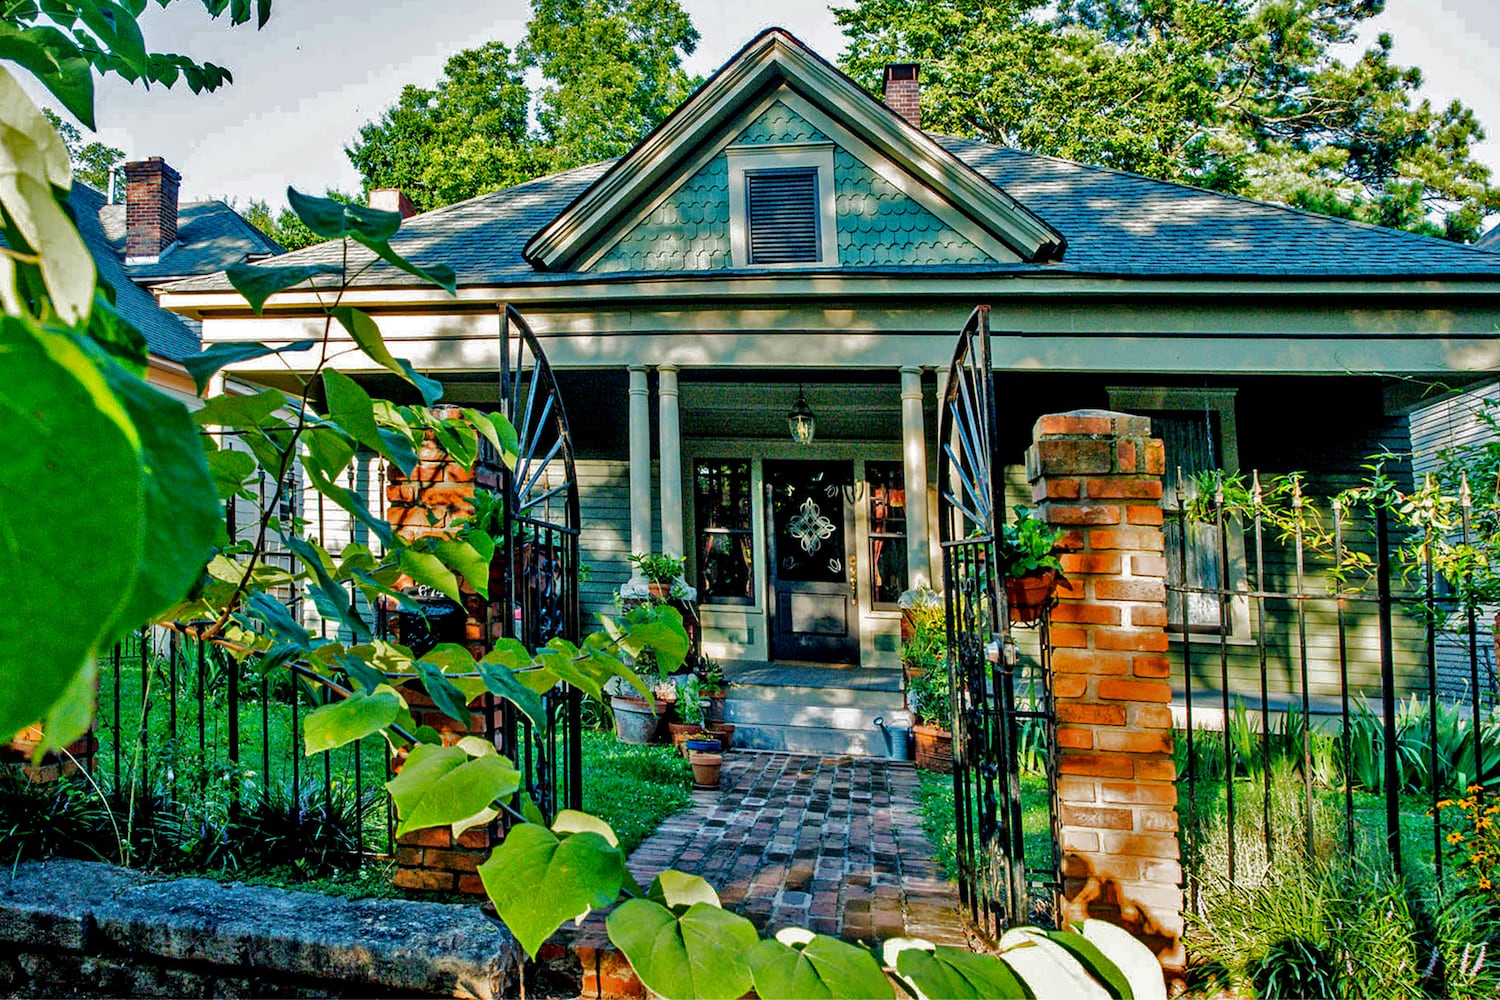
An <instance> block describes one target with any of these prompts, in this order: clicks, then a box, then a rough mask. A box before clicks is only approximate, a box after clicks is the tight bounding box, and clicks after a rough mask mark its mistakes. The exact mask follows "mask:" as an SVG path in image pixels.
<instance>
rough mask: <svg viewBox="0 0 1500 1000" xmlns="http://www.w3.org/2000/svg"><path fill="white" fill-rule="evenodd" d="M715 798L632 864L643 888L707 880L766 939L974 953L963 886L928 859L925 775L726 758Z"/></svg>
mask: <svg viewBox="0 0 1500 1000" xmlns="http://www.w3.org/2000/svg"><path fill="white" fill-rule="evenodd" d="M719 784H720V787H719V790H718V791H717V792H694V793H693V794H694V798H695V799H696V800H697V801H696V802H695V804H694V806H693V808H691V809H688V810H686V811H684V812H681V813H678V814H677V815H675V816H673V817H671V818H669V819H668V820H666V821H665V822H664V823H662V825H661V826H660V827H658V828H657V831H656V833H655V834H653V835H652V836H651V837H650V838H649V839H647V840H646V841H645V842H644V843H642V844H641V846H640V847H638V848H636V850H635V852H634V853H633V854H632V855H631V856H630V869H631V872H632V874H634V875H635V876H636V877H637V878H638V879H640V880H641V884H642V885H645V884H646V881H647V880H648V879H650V878H651V877H653V876H654V875H655V874H656V873H657V872H659V871H661V870H662V869H664V868H676V869H678V870H679V871H684V872H689V873H691V874H694V875H701V876H703V877H704V878H706V879H707V880H708V881H709V882H710V883H712V884H713V886H714V887H715V888H717V889H718V890H719V896H720V898H721V899H722V900H723V902H724V905H725V906H726V907H729V908H731V909H734V910H736V911H738V912H740V913H742V914H744V915H745V916H747V917H749V918H750V919H751V920H753V921H754V922H755V923H756V925H757V926H759V927H760V928H761V930H762V931H776V930H779V929H780V928H782V927H785V926H788V925H800V926H803V927H806V928H808V929H810V930H812V931H816V932H818V933H821V934H834V935H837V936H839V937H842V938H845V939H848V940H851V941H864V940H869V939H871V938H881V939H884V938H890V937H899V936H907V937H925V938H927V939H929V940H932V941H936V942H938V943H940V944H963V943H965V937H964V932H963V929H962V927H961V924H960V922H959V918H958V913H957V895H956V890H955V888H954V886H953V885H952V884H951V883H949V882H945V881H943V880H942V878H941V876H940V874H939V873H938V870H937V865H936V864H935V863H934V862H933V861H932V860H931V859H930V857H931V851H932V849H931V847H930V845H929V844H928V841H927V837H926V835H925V834H923V832H922V820H921V812H920V810H919V808H918V806H917V773H916V771H915V770H913V769H912V768H911V767H910V766H901V765H895V766H893V765H891V764H889V763H887V762H886V761H883V760H877V759H873V758H868V757H813V756H803V755H799V754H785V753H755V752H735V753H730V754H726V755H725V757H724V767H723V771H722V772H721V774H720V781H719Z"/></svg>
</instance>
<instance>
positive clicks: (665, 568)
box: [629, 552, 687, 586]
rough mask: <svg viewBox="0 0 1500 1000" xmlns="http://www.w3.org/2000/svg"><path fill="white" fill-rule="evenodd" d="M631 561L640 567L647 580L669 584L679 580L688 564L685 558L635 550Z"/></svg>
mask: <svg viewBox="0 0 1500 1000" xmlns="http://www.w3.org/2000/svg"><path fill="white" fill-rule="evenodd" d="M629 562H630V564H631V565H633V566H636V567H638V568H639V569H640V571H641V576H644V577H645V578H646V580H647V582H649V583H660V584H664V585H668V586H670V585H671V584H673V583H675V582H677V580H678V579H679V578H680V577H681V576H682V572H683V568H684V567H685V566H686V564H687V561H686V560H685V559H681V558H679V557H677V556H670V555H666V554H665V553H662V552H634V553H632V554H631V556H630V559H629Z"/></svg>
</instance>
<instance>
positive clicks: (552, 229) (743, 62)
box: [524, 28, 1066, 271]
mask: <svg viewBox="0 0 1500 1000" xmlns="http://www.w3.org/2000/svg"><path fill="white" fill-rule="evenodd" d="M781 85H785V87H786V88H787V89H789V90H790V91H792V94H790V95H783V99H786V98H787V97H792V96H798V97H801V98H803V100H802V101H799V102H798V105H800V106H798V105H790V102H789V106H792V107H793V110H796V111H798V113H804V112H803V109H804V108H806V109H808V110H811V109H813V108H817V109H819V110H820V111H821V112H822V113H820V114H818V115H817V119H814V118H811V117H809V119H808V120H809V121H811V122H813V124H815V125H819V126H820V127H822V124H823V123H829V122H838V123H839V124H840V125H841V126H842V127H841V128H838V129H836V131H838V132H841V133H844V134H845V137H846V138H848V139H855V138H857V139H858V140H859V141H860V143H861V144H862V145H863V147H864V149H862V150H856V149H850V150H849V151H850V152H851V153H853V154H854V155H855V156H857V157H859V158H860V159H863V160H865V162H866V163H867V164H868V165H869V166H871V167H876V166H877V164H878V163H880V162H881V161H886V160H888V161H890V162H891V163H893V164H894V165H895V166H897V167H899V168H900V170H895V171H892V172H893V173H897V174H899V173H902V172H905V173H907V174H910V175H911V178H912V179H914V180H915V181H916V182H917V183H916V185H915V187H917V188H929V189H932V190H933V191H940V192H943V193H944V195H945V196H946V198H945V199H942V200H948V201H951V202H952V205H953V207H954V208H956V209H958V211H959V212H960V213H961V215H962V216H963V217H964V218H966V219H967V220H968V221H969V226H966V227H965V229H968V228H971V227H973V226H975V225H977V226H978V227H982V229H983V230H985V231H987V232H988V233H989V235H990V236H992V237H993V238H994V239H995V240H998V241H999V243H1001V244H1003V245H1004V246H1005V247H1006V248H1008V250H1009V253H1008V254H1003V255H1001V259H1006V258H1008V257H1009V256H1011V255H1014V256H1015V257H1018V258H1020V259H1021V260H1023V261H1026V262H1029V263H1040V262H1042V261H1046V260H1056V259H1058V258H1060V257H1061V256H1062V252H1063V250H1064V248H1065V246H1066V240H1065V239H1064V237H1063V235H1062V234H1061V233H1059V232H1058V231H1057V230H1055V229H1053V228H1052V227H1051V226H1049V225H1048V224H1047V223H1046V222H1045V221H1044V220H1043V219H1042V218H1041V217H1040V216H1038V215H1036V214H1035V213H1033V212H1031V211H1030V210H1028V209H1027V208H1026V207H1025V206H1023V205H1022V204H1021V203H1020V202H1018V201H1016V200H1015V199H1014V198H1012V197H1010V195H1008V194H1006V193H1005V192H1004V191H1002V190H1001V189H1000V188H999V187H997V186H996V185H994V184H992V183H991V182H990V181H988V180H986V179H985V178H984V177H982V176H980V174H979V173H978V172H977V171H975V170H974V169H973V168H972V167H970V166H968V165H967V164H965V163H964V162H963V161H961V160H959V159H958V158H957V157H956V156H954V155H953V154H952V153H949V152H948V151H947V150H946V149H944V148H943V147H942V146H940V145H938V144H937V143H936V142H934V141H933V140H932V139H931V138H929V137H928V136H927V135H926V134H925V133H923V132H922V131H920V130H919V129H916V128H914V127H912V126H911V125H910V124H909V123H907V122H906V120H905V119H903V118H901V117H900V116H899V115H897V114H896V113H895V112H893V111H891V110H890V109H889V108H887V107H885V105H883V104H881V103H880V102H879V101H877V100H875V98H873V97H871V96H870V95H869V94H866V93H865V92H864V91H863V90H862V89H860V87H859V86H858V85H857V84H855V82H854V81H853V80H851V79H850V78H849V77H847V76H845V75H844V74H843V73H841V72H839V71H838V70H837V69H835V68H834V67H833V66H832V65H830V64H829V63H827V62H825V61H824V60H823V59H822V58H821V57H819V56H818V55H816V54H815V53H813V52H812V51H810V50H809V49H807V48H806V47H805V46H804V45H803V44H802V43H801V42H799V41H797V40H796V39H795V38H793V37H792V36H791V35H790V34H789V33H788V32H786V31H785V30H784V29H781V28H770V29H767V30H766V31H764V32H762V33H761V34H760V35H758V36H757V37H756V38H754V39H752V40H751V41H750V43H749V44H748V45H746V46H745V48H743V49H741V50H740V52H739V54H738V55H736V56H735V57H734V58H733V59H731V60H730V61H729V63H728V64H727V65H726V66H724V68H723V69H721V70H719V72H718V73H716V74H714V75H713V76H712V77H711V78H709V80H708V82H707V83H705V84H704V85H703V87H702V88H701V89H700V90H699V91H698V92H697V94H695V95H694V96H692V97H690V98H689V99H688V101H687V103H685V104H684V105H683V106H682V107H680V108H678V109H677V110H676V111H675V112H673V113H672V114H671V115H670V116H668V117H667V119H666V120H665V121H663V122H662V123H661V124H660V125H658V126H657V127H656V129H655V130H654V131H652V133H651V134H650V135H648V136H647V137H646V138H645V139H643V140H642V141H641V143H640V144H639V145H638V146H636V148H635V149H633V150H631V151H630V153H628V154H626V156H625V157H623V158H622V159H620V160H618V161H616V163H615V164H614V165H613V166H612V167H610V168H609V170H608V171H606V172H605V174H604V175H603V176H602V177H600V178H599V179H598V180H597V181H595V182H594V183H593V184H592V185H590V186H589V187H588V188H587V189H586V190H585V191H584V192H583V193H582V194H580V195H579V196H578V197H577V198H576V199H575V200H574V201H573V203H572V204H571V205H569V206H568V207H567V208H565V209H564V210H563V211H562V213H561V214H560V215H558V216H557V218H555V219H553V220H552V222H550V223H549V224H548V225H547V226H546V227H545V228H543V229H542V231H541V232H539V233H537V234H536V235H535V236H533V237H532V238H531V240H530V241H528V242H527V244H526V247H525V251H524V256H525V258H526V260H527V261H529V262H530V263H531V264H532V265H533V266H534V267H538V268H541V269H543V270H548V271H566V270H576V269H578V267H579V264H580V263H581V262H582V261H583V260H584V259H586V258H588V257H590V256H591V251H593V252H595V253H597V252H598V248H599V245H600V244H601V243H612V242H613V240H614V239H615V238H618V237H619V236H621V235H623V234H624V233H625V232H626V231H628V230H627V223H628V222H629V220H630V219H631V218H634V217H636V216H638V215H639V214H640V212H639V208H638V202H639V200H640V199H641V195H642V193H645V192H653V191H659V190H660V189H661V188H663V187H666V186H674V187H675V184H674V183H673V182H674V181H676V180H678V179H679V178H678V177H677V176H674V175H681V177H682V178H685V177H686V176H690V175H691V173H692V172H693V171H695V170H696V169H697V168H698V166H701V165H702V163H703V162H706V161H707V159H708V156H711V155H713V154H716V153H717V151H718V148H717V147H718V145H719V143H717V142H715V139H716V137H717V135H718V134H719V133H721V132H723V131H725V130H727V129H728V128H730V127H731V126H732V124H733V123H734V122H735V121H736V120H738V118H739V117H740V115H741V114H742V113H743V112H744V110H745V109H746V108H747V107H751V106H755V105H757V104H759V105H763V106H768V105H769V103H770V100H768V98H770V97H772V96H773V95H771V94H768V93H767V92H768V91H775V90H778V89H781ZM835 109H836V110H835ZM820 120H821V121H820ZM705 145H708V146H711V147H713V154H708V155H705V150H704V147H705ZM872 150H879V151H880V152H879V154H878V155H875V156H874V157H873V162H872V157H871V155H870V153H871V151H872ZM694 164H696V166H695V165H694ZM882 175H883V176H884V172H883V174H882ZM887 179H890V178H889V177H887ZM908 184H910V181H908ZM901 189H902V190H904V191H907V193H911V192H910V191H909V190H907V188H906V187H902V188H901ZM651 200H655V199H651ZM950 224H951V223H950ZM960 231H964V230H960Z"/></svg>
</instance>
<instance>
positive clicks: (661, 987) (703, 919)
mask: <svg viewBox="0 0 1500 1000" xmlns="http://www.w3.org/2000/svg"><path fill="white" fill-rule="evenodd" d="M605 928H606V929H607V930H608V931H609V939H610V940H611V941H612V942H614V945H615V947H617V948H619V949H620V951H622V952H624V953H625V957H626V958H627V959H629V960H630V966H631V968H633V969H634V970H635V974H636V975H638V976H640V977H641V982H643V983H645V984H646V988H647V989H650V990H652V991H653V992H655V993H659V994H661V995H662V996H663V997H667V998H668V1000H675V998H687V997H700V998H702V1000H736V998H738V997H742V996H744V995H745V994H746V993H747V992H748V991H749V989H750V986H751V983H752V980H751V976H750V961H749V956H750V950H751V949H752V948H754V947H755V944H756V942H757V941H759V940H760V935H759V934H758V933H757V932H756V930H755V925H754V924H752V923H751V922H750V921H748V920H746V919H745V918H744V917H742V916H739V915H738V914H735V913H730V912H728V911H727V910H722V909H720V908H718V907H716V906H710V905H709V904H708V903H694V904H693V905H692V906H690V907H688V908H687V911H686V912H684V913H683V914H682V915H681V916H678V915H677V914H674V913H673V912H672V911H671V910H669V909H667V908H666V907H665V906H662V905H661V904H660V903H656V902H653V901H651V900H649V899H628V900H626V901H625V902H623V903H621V904H620V905H619V906H617V907H615V909H614V911H613V912H612V913H610V915H609V919H608V920H607V921H606V922H605Z"/></svg>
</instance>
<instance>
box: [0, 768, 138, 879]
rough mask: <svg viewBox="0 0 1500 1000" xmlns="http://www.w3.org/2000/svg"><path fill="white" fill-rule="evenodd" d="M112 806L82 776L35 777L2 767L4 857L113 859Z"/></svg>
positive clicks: (0, 842)
mask: <svg viewBox="0 0 1500 1000" xmlns="http://www.w3.org/2000/svg"><path fill="white" fill-rule="evenodd" d="M113 843H114V837H113V834H112V832H111V827H110V816H109V810H108V809H106V808H105V805H104V802H103V801H102V800H101V799H100V797H99V793H98V792H96V791H95V790H94V789H93V788H91V787H89V785H88V783H87V782H86V781H85V780H84V779H82V778H76V777H65V778H61V779H59V780H57V781H51V782H46V783H41V782H34V781H32V780H31V779H30V778H28V777H27V776H26V774H25V772H24V771H22V770H21V768H19V767H16V766H12V765H7V766H4V767H0V861H3V862H5V863H9V864H14V863H15V862H17V861H25V860H30V859H33V858H49V857H67V858H91V859H100V860H112V859H113V858H114V856H115V855H116V853H117V851H116V850H115V848H114V847H113Z"/></svg>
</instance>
